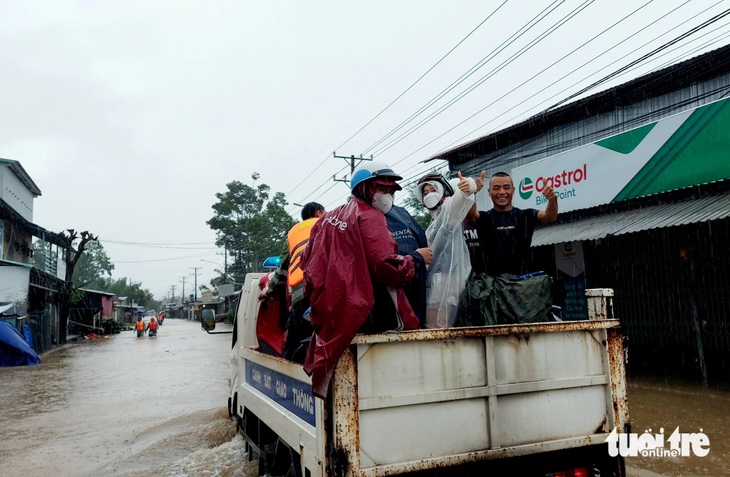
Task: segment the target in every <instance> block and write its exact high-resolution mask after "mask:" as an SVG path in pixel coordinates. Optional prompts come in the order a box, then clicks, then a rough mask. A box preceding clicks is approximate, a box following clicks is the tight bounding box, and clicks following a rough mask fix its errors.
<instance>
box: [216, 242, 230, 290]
mask: <svg viewBox="0 0 730 477" xmlns="http://www.w3.org/2000/svg"><path fill="white" fill-rule="evenodd" d="M216 255H220V253H219V252H216ZM219 272H220V270H219ZM223 283H228V250H227V249H226V247H225V245H224V246H223Z"/></svg>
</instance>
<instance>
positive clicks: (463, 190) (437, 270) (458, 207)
mask: <svg viewBox="0 0 730 477" xmlns="http://www.w3.org/2000/svg"><path fill="white" fill-rule="evenodd" d="M455 190H456V193H454V191H455ZM476 190H477V185H476V182H475V181H474V179H471V178H468V177H466V178H465V177H462V176H461V172H459V173H458V179H451V181H448V182H447V181H446V180H445V179H444V178H443V177H442V176H441V175H439V174H435V175H427V176H424V177H422V178H421V179H420V180H419V181H418V195H419V199H420V201H421V203H422V204H423V205H424V206H425V207H426V208H427V209H428V211H429V213H430V214H431V218H432V220H431V223H430V224H429V226H428V228H427V229H426V239H427V240H428V246H429V247H430V248H431V251H432V252H433V260H432V262H431V265H429V267H428V278H427V280H426V328H447V327H450V326H453V325H454V323H455V322H456V311H457V308H458V306H459V296H460V295H461V292H462V291H463V290H464V286H465V285H466V279H467V278H468V277H469V272H471V262H470V261H469V250H468V249H467V246H466V242H465V241H464V232H463V228H464V226H463V222H464V219H465V218H466V215H467V213H468V212H469V209H471V207H472V205H474V200H475V198H474V193H475V192H476Z"/></svg>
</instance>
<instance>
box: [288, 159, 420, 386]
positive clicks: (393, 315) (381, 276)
mask: <svg viewBox="0 0 730 477" xmlns="http://www.w3.org/2000/svg"><path fill="white" fill-rule="evenodd" d="M401 179H402V178H401V177H400V176H398V175H397V174H395V173H394V172H393V171H392V169H391V168H390V167H388V166H387V165H386V164H384V163H382V162H376V161H373V162H366V163H364V164H363V165H361V166H359V167H358V168H357V169H356V170H355V171H354V172H353V175H352V179H351V181H350V187H351V189H352V197H351V198H350V201H349V202H348V203H347V204H345V205H342V206H340V207H338V208H336V209H334V210H332V211H331V212H328V213H327V214H325V215H324V217H322V218H321V219H320V220H319V221H318V222H317V223H316V224H315V225H314V227H313V228H312V232H311V235H310V239H309V243H308V245H307V248H306V250H305V252H304V256H303V258H302V263H303V267H304V294H305V296H307V297H308V298H309V302H310V304H311V321H312V326H313V328H314V335H313V336H312V340H311V342H310V343H309V348H308V350H307V357H306V359H305V361H304V370H305V371H306V372H307V374H309V375H311V376H312V391H313V392H314V394H315V395H316V396H318V397H320V398H322V399H324V398H325V397H326V396H327V391H328V389H329V382H330V379H331V378H332V373H333V371H334V369H335V365H336V364H337V361H338V360H339V358H340V356H341V355H342V353H343V352H344V351H345V349H347V347H348V346H349V344H350V342H351V341H352V338H353V337H354V336H355V335H356V334H357V333H358V332H370V333H377V332H383V331H389V330H410V329H416V328H418V318H417V317H416V315H415V314H414V313H413V310H412V309H411V306H410V304H409V303H408V299H407V298H406V295H405V291H404V289H403V285H404V284H405V283H406V282H407V281H408V280H410V279H411V278H413V276H414V275H415V267H414V263H413V257H411V256H402V255H398V253H397V246H396V244H395V241H394V240H393V237H392V236H391V234H390V232H389V231H388V226H387V224H386V221H385V213H386V212H388V210H390V207H391V206H392V205H393V192H395V191H396V190H400V189H401V187H400V186H399V185H398V184H397V183H396V182H395V181H397V180H401Z"/></svg>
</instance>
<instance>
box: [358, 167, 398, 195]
mask: <svg viewBox="0 0 730 477" xmlns="http://www.w3.org/2000/svg"><path fill="white" fill-rule="evenodd" d="M368 179H380V180H381V181H382V182H384V183H391V182H392V184H388V185H393V186H395V187H396V188H397V189H398V190H400V189H401V186H399V185H398V184H396V183H395V181H399V180H402V179H403V178H402V177H401V176H399V175H398V174H396V173H395V172H393V169H391V168H390V166H389V165H387V164H386V163H384V162H380V161H363V162H362V163H361V164H360V165H359V166H357V168H356V169H355V170H354V171H353V172H352V179H350V190H354V189H355V187H356V186H357V185H358V184H360V183H361V182H363V181H366V180H368Z"/></svg>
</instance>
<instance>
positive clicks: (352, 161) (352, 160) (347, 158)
mask: <svg viewBox="0 0 730 477" xmlns="http://www.w3.org/2000/svg"><path fill="white" fill-rule="evenodd" d="M332 156H333V157H334V158H335V159H344V160H345V162H348V161H349V162H348V163H349V164H350V178H352V173H353V172H355V167H357V166H358V165H359V164H360V163H361V162H362V161H372V160H373V156H372V155H370V157H362V154H360V157H355V156H354V155H352V156H338V155H337V152H333V153H332ZM355 161H357V163H355ZM332 180H333V181H335V182H344V183H345V184H346V185H347V186H348V188H349V186H350V184H349V182H350V179H348V178H347V175H345V176H343V177H342V179H338V178H337V177H336V176H335V175H333V176H332Z"/></svg>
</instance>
